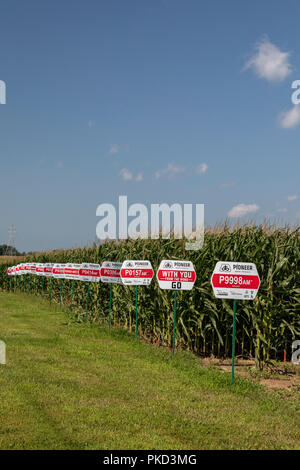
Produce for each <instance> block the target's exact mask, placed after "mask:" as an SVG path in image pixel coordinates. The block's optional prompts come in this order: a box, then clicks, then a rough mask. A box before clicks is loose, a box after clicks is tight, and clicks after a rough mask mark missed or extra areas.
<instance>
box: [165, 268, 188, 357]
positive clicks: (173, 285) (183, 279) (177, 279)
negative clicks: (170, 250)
mask: <svg viewBox="0 0 300 470" xmlns="http://www.w3.org/2000/svg"><path fill="white" fill-rule="evenodd" d="M156 278H157V280H158V284H159V287H160V288H161V289H171V290H174V320H173V341H172V355H173V356H174V354H175V340H176V310H177V291H178V290H191V289H192V288H193V287H194V284H195V281H196V271H195V268H194V265H193V263H192V262H191V261H175V260H169V259H164V260H162V261H161V263H160V265H159V268H158V271H157V273H156Z"/></svg>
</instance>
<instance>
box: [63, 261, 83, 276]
mask: <svg viewBox="0 0 300 470" xmlns="http://www.w3.org/2000/svg"><path fill="white" fill-rule="evenodd" d="M80 268H81V264H71V263H69V264H66V266H65V278H66V279H75V280H79V279H80V275H79V270H80Z"/></svg>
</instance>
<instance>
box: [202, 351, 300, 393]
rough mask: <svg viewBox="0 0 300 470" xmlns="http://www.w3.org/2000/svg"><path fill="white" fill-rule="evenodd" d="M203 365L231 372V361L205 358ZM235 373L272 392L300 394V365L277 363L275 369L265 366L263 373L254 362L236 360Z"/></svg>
mask: <svg viewBox="0 0 300 470" xmlns="http://www.w3.org/2000/svg"><path fill="white" fill-rule="evenodd" d="M201 363H202V364H203V365H205V366H207V367H216V368H217V369H219V370H220V371H223V372H231V360H228V359H224V360H221V359H216V358H205V359H202V360H201ZM234 373H235V376H236V377H246V378H248V379H250V380H253V381H256V382H259V383H260V384H262V385H264V386H265V387H267V388H268V389H270V390H286V391H288V392H300V365H297V364H292V363H291V362H282V363H276V366H274V367H273V366H265V367H264V369H263V370H262V371H258V370H257V369H255V362H254V360H245V359H236V360H235V368H234Z"/></svg>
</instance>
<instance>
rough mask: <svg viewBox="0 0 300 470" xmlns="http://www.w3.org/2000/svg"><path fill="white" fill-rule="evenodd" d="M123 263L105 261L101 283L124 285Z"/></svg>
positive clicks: (102, 267)
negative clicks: (122, 275) (122, 276)
mask: <svg viewBox="0 0 300 470" xmlns="http://www.w3.org/2000/svg"><path fill="white" fill-rule="evenodd" d="M121 268H122V263H118V262H116V261H104V262H103V263H102V266H101V281H102V282H109V283H111V284H122V279H121Z"/></svg>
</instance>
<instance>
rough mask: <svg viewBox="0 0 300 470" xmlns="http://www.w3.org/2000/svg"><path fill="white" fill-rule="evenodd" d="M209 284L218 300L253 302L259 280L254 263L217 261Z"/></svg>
mask: <svg viewBox="0 0 300 470" xmlns="http://www.w3.org/2000/svg"><path fill="white" fill-rule="evenodd" d="M211 284H212V287H213V290H214V294H215V297H217V298H218V299H237V300H253V299H255V297H256V294H257V292H258V289H259V285H260V279H259V275H258V272H257V269H256V266H255V264H254V263H241V262H232V261H230V262H227V261H218V263H217V264H216V267H215V269H214V272H213V275H212V277H211Z"/></svg>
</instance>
